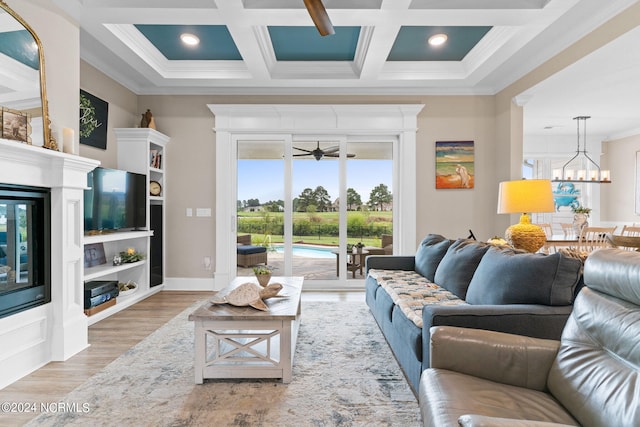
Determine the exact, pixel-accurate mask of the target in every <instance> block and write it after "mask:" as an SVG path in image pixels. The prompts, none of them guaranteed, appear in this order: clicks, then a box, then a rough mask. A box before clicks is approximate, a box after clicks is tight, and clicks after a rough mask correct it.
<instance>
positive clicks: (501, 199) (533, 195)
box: [498, 179, 555, 252]
mask: <svg viewBox="0 0 640 427" xmlns="http://www.w3.org/2000/svg"><path fill="white" fill-rule="evenodd" d="M554 211H555V205H554V203H553V192H552V190H551V181H550V180H548V179H522V180H518V181H503V182H501V183H500V192H499V193H498V213H499V214H511V213H521V214H522V215H521V216H520V223H518V224H514V225H512V226H510V227H509V228H507V230H506V231H505V233H504V238H505V239H506V240H507V242H509V244H510V245H511V246H513V247H514V248H516V249H524V250H526V251H529V252H537V251H538V250H539V249H540V248H541V247H542V246H543V245H544V243H545V241H546V240H547V235H546V234H545V232H544V230H543V229H542V228H540V227H539V226H537V225H535V224H531V218H529V215H528V214H529V213H532V212H554Z"/></svg>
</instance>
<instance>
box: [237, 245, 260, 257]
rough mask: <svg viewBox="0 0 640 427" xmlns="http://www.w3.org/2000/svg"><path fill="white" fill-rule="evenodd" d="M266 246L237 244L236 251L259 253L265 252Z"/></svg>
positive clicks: (244, 253) (245, 253)
mask: <svg viewBox="0 0 640 427" xmlns="http://www.w3.org/2000/svg"><path fill="white" fill-rule="evenodd" d="M266 251H267V248H265V247H264V246H252V245H238V249H237V252H238V253H239V254H240V255H251V254H260V253H262V252H266Z"/></svg>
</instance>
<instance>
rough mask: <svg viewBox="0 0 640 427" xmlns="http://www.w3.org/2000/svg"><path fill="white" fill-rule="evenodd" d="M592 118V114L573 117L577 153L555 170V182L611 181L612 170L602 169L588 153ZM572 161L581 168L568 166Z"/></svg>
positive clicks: (601, 182) (608, 182) (596, 182)
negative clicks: (581, 126) (589, 123)
mask: <svg viewBox="0 0 640 427" xmlns="http://www.w3.org/2000/svg"><path fill="white" fill-rule="evenodd" d="M590 118H591V116H577V117H574V118H573V120H575V121H576V127H577V133H578V146H577V148H576V154H575V156H573V157H572V158H570V159H569V161H568V162H567V163H565V164H564V165H562V169H554V170H553V180H552V181H553V182H584V183H593V184H610V183H611V174H610V172H609V171H608V170H601V169H600V166H599V165H598V164H597V163H596V162H595V161H593V159H592V158H591V157H589V155H588V154H587V119H590ZM580 122H582V125H583V132H582V135H583V144H582V150H580ZM583 159H586V160H583ZM571 163H574V164H575V165H577V166H578V167H579V168H580V169H573V168H570V167H568V166H569V165H570V164H571Z"/></svg>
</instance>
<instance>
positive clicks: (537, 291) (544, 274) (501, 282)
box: [466, 247, 582, 305]
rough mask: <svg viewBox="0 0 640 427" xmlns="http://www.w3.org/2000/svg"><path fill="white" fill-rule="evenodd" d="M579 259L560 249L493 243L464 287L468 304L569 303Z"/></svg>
mask: <svg viewBox="0 0 640 427" xmlns="http://www.w3.org/2000/svg"><path fill="white" fill-rule="evenodd" d="M581 268H582V263H581V262H580V261H579V260H577V259H574V258H570V257H567V256H565V255H563V254H560V253H555V254H552V255H545V254H540V253H522V252H519V251H514V250H511V249H508V248H498V247H492V248H491V249H490V250H489V251H488V252H487V253H486V254H485V256H484V257H483V258H482V261H481V262H480V265H479V266H478V268H477V270H476V272H475V274H474V276H473V279H471V283H470V285H469V289H468V290H467V297H466V301H467V302H468V303H469V304H543V305H570V304H571V303H572V302H573V298H574V289H575V287H576V285H577V284H578V282H579V281H580V277H581V274H580V270H581Z"/></svg>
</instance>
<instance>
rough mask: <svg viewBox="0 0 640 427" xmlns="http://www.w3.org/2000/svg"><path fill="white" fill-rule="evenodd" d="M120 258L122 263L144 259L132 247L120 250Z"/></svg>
mask: <svg viewBox="0 0 640 427" xmlns="http://www.w3.org/2000/svg"><path fill="white" fill-rule="evenodd" d="M120 259H121V260H122V263H129V262H138V261H142V260H143V259H144V255H142V254H141V253H140V252H137V251H136V250H135V249H133V248H128V249H127V250H126V251H122V252H120Z"/></svg>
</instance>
